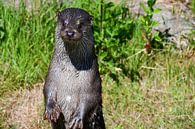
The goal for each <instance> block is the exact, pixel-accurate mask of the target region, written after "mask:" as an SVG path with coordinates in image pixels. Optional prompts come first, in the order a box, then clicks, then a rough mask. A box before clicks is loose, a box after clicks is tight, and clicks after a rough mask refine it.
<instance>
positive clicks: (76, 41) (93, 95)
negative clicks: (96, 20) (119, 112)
mask: <svg viewBox="0 0 195 129" xmlns="http://www.w3.org/2000/svg"><path fill="white" fill-rule="evenodd" d="M44 97H45V114H44V117H45V119H48V120H49V121H50V122H51V123H52V127H53V129H105V124H104V119H103V114H102V96H101V79H100V75H99V71H98V64H97V58H96V55H95V49H94V39H93V30H92V17H91V16H90V15H89V14H88V13H87V12H86V11H84V10H82V9H77V8H68V9H65V10H63V11H62V12H59V13H58V21H57V27H56V33H55V49H54V54H53V57H52V61H51V64H50V66H49V71H48V75H47V78H46V81H45V85H44Z"/></svg>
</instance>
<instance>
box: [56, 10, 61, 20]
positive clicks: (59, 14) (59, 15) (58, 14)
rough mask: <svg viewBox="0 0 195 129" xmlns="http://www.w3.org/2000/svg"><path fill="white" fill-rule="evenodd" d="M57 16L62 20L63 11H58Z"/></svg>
mask: <svg viewBox="0 0 195 129" xmlns="http://www.w3.org/2000/svg"><path fill="white" fill-rule="evenodd" d="M56 16H57V19H58V20H60V19H61V17H62V13H61V12H60V11H57V13H56Z"/></svg>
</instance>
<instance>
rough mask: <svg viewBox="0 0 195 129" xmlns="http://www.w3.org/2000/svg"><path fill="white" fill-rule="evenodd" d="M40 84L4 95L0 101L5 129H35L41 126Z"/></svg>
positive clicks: (41, 100) (41, 103)
mask: <svg viewBox="0 0 195 129" xmlns="http://www.w3.org/2000/svg"><path fill="white" fill-rule="evenodd" d="M42 88H43V85H42V84H36V85H35V86H34V88H32V89H31V90H29V89H20V90H18V91H16V92H12V94H9V95H6V97H4V98H6V99H5V100H2V101H1V103H0V105H2V107H1V110H2V112H3V117H4V118H8V119H6V120H5V125H6V127H7V128H16V129H35V128H36V129H37V128H40V129H41V128H42V127H40V125H42V124H43V119H42V114H43V94H42Z"/></svg>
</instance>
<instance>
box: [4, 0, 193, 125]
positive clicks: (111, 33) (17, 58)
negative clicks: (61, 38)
mask: <svg viewBox="0 0 195 129" xmlns="http://www.w3.org/2000/svg"><path fill="white" fill-rule="evenodd" d="M193 2H194V1H193ZM154 4H155V1H154V0H148V5H149V6H146V7H145V6H143V8H144V11H145V12H146V15H145V16H140V17H139V18H137V19H135V18H134V17H132V15H131V12H129V10H128V8H127V7H125V5H124V4H121V5H115V4H114V3H111V2H105V1H103V0H97V1H94V0H87V1H86V0H79V1H78V0H75V1H72V2H69V3H64V4H63V5H60V4H58V3H57V2H55V1H50V2H40V3H39V6H36V7H34V8H33V10H32V11H28V10H27V9H26V6H25V5H24V3H22V2H21V3H20V5H19V7H18V8H17V9H16V8H14V7H10V6H9V7H8V6H4V5H3V3H2V2H0V12H1V13H0V98H1V99H5V97H4V96H5V95H6V94H8V93H11V92H13V91H16V90H18V89H19V88H21V87H23V88H32V85H33V84H35V83H38V82H43V81H44V77H45V75H46V73H47V68H48V65H49V62H50V59H51V54H52V52H53V44H54V29H55V22H56V12H57V10H62V9H64V8H66V7H79V8H83V9H85V10H87V11H88V12H89V13H90V14H92V15H93V16H94V36H95V44H96V53H97V55H98V59H99V65H100V72H101V75H102V79H103V98H104V104H103V105H104V116H105V120H106V125H107V128H110V129H112V128H115V129H128V128H139V129H142V128H143V129H145V128H172V129H174V128H175V129H178V128H181V129H182V128H188V129H190V128H195V124H194V121H195V115H194V114H195V111H194V110H195V87H194V86H195V78H194V77H195V65H194V64H195V51H194V50H195V48H194V44H195V43H194V40H192V38H193V35H192V37H189V39H190V42H191V45H190V46H189V47H188V48H187V49H186V50H185V51H183V52H181V51H180V50H177V49H175V47H174V45H173V44H171V43H169V42H168V41H166V40H165V39H164V38H165V37H163V36H162V35H160V34H159V33H158V32H156V33H153V32H152V28H153V27H154V26H157V25H158V23H157V22H156V21H152V20H151V17H152V15H153V14H154V13H159V10H158V9H153V5H154ZM33 5H34V6H35V5H36V4H33ZM193 7H194V6H193ZM5 121H6V118H5V117H3V118H1V119H0V128H9V127H7V126H5V124H3V123H5ZM42 128H44V127H42Z"/></svg>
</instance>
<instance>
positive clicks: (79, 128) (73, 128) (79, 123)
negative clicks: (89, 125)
mask: <svg viewBox="0 0 195 129" xmlns="http://www.w3.org/2000/svg"><path fill="white" fill-rule="evenodd" d="M69 129H83V120H82V119H81V118H79V117H75V118H74V119H73V121H72V123H71V125H70V126H69Z"/></svg>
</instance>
